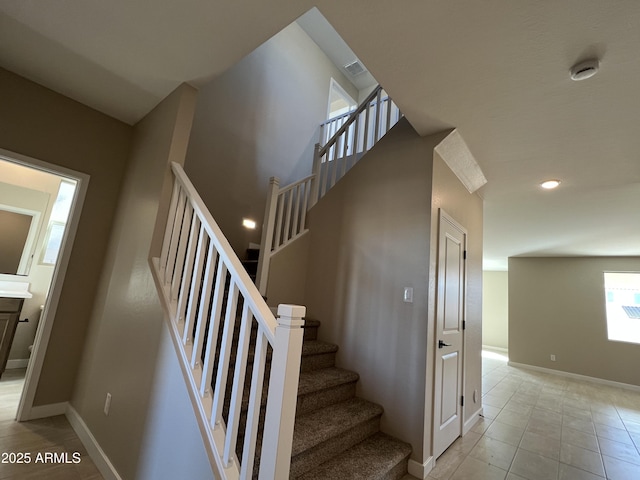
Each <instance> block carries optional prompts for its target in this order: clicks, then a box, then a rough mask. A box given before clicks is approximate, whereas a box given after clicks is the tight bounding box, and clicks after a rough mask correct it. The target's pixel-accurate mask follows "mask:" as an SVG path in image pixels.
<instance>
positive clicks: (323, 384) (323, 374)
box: [298, 367, 360, 396]
mask: <svg viewBox="0 0 640 480" xmlns="http://www.w3.org/2000/svg"><path fill="white" fill-rule="evenodd" d="M359 378H360V375H358V374H357V373H355V372H352V371H350V370H343V369H342V368H337V367H331V368H322V369H320V370H312V371H310V372H302V373H301V374H300V380H299V382H298V396H300V395H306V394H308V393H312V392H318V391H320V390H324V389H327V388H331V387H336V386H338V385H342V384H345V383H351V382H357V381H358V379H359Z"/></svg>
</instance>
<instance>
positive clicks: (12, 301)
mask: <svg viewBox="0 0 640 480" xmlns="http://www.w3.org/2000/svg"><path fill="white" fill-rule="evenodd" d="M23 302H24V299H22V298H6V297H0V377H1V376H2V374H3V373H4V369H5V367H6V366H7V360H8V359H9V351H10V350H11V343H12V342H13V336H14V335H15V333H16V327H17V326H18V319H19V318H20V311H21V310H22V303H23Z"/></svg>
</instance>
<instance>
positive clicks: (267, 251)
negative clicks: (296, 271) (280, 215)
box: [256, 177, 280, 297]
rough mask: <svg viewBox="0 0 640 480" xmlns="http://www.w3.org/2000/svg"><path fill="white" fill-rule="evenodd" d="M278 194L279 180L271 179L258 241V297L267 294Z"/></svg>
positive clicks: (276, 178)
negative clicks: (260, 237) (260, 235)
mask: <svg viewBox="0 0 640 480" xmlns="http://www.w3.org/2000/svg"><path fill="white" fill-rule="evenodd" d="M278 193H280V179H279V178H278V177H271V179H270V180H269V189H268V190H267V204H266V206H265V208H264V219H263V221H262V239H261V241H260V256H259V257H258V271H257V273H256V286H257V287H258V291H259V292H260V295H262V296H263V297H264V296H265V295H266V294H267V280H268V278H269V261H270V260H271V248H272V247H273V231H274V229H275V224H276V207H277V204H278Z"/></svg>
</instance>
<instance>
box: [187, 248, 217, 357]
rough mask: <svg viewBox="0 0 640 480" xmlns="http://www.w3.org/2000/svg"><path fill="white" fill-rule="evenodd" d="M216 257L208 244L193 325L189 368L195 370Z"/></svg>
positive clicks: (207, 310)
mask: <svg viewBox="0 0 640 480" xmlns="http://www.w3.org/2000/svg"><path fill="white" fill-rule="evenodd" d="M216 257H217V255H216V251H215V249H214V247H213V242H209V249H208V251H207V260H206V262H207V263H206V267H205V270H204V282H203V284H202V293H201V294H200V303H199V306H198V319H197V320H196V324H195V327H196V332H195V335H194V339H193V352H192V356H191V368H195V366H196V365H200V356H201V355H202V345H203V342H204V331H205V326H206V322H207V315H209V305H210V304H211V294H212V290H213V275H214V271H215V266H216Z"/></svg>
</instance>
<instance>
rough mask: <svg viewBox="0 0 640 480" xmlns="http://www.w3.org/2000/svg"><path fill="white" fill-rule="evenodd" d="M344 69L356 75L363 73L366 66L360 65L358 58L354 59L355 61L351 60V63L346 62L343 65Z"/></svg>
mask: <svg viewBox="0 0 640 480" xmlns="http://www.w3.org/2000/svg"><path fill="white" fill-rule="evenodd" d="M344 69H345V70H346V71H347V72H348V73H349V74H350V75H352V76H354V77H355V76H358V75H360V74H361V73H364V72H366V71H367V69H366V68H364V65H362V63H360V60H356V61H355V62H351V63H347V64H346V65H345V66H344Z"/></svg>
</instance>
